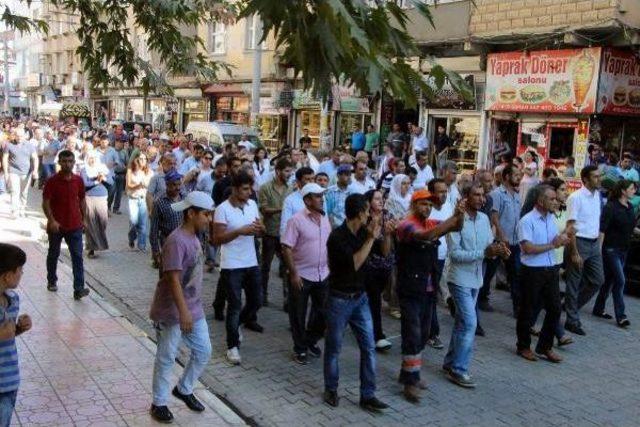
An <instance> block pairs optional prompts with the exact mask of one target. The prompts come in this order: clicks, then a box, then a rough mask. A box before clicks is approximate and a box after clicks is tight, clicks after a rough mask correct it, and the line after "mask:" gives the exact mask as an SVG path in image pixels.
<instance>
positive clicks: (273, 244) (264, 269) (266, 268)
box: [260, 236, 283, 301]
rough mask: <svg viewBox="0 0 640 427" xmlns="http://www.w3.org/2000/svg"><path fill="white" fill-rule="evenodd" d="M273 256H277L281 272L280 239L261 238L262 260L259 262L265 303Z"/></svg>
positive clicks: (267, 295)
mask: <svg viewBox="0 0 640 427" xmlns="http://www.w3.org/2000/svg"><path fill="white" fill-rule="evenodd" d="M274 256H277V257H278V259H279V260H280V270H282V269H283V263H282V246H280V237H278V236H264V237H262V259H261V260H260V274H261V279H262V297H263V298H264V300H265V301H267V300H268V297H269V292H268V289H269V274H270V273H271V263H272V262H273V257H274ZM281 272H282V271H281Z"/></svg>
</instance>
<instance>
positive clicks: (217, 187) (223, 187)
mask: <svg viewBox="0 0 640 427" xmlns="http://www.w3.org/2000/svg"><path fill="white" fill-rule="evenodd" d="M229 188H231V177H230V176H229V175H227V176H225V177H224V178H222V179H221V180H220V181H218V182H216V183H215V184H214V185H213V190H212V191H211V198H212V199H213V202H214V203H215V205H216V206H220V204H222V202H224V201H225V200H227V199H228V198H229V193H228V192H227V189H229Z"/></svg>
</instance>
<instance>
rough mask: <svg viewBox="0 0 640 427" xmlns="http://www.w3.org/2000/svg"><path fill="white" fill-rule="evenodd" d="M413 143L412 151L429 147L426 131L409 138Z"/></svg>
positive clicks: (424, 149)
mask: <svg viewBox="0 0 640 427" xmlns="http://www.w3.org/2000/svg"><path fill="white" fill-rule="evenodd" d="M411 142H412V144H413V151H414V152H416V151H426V150H427V148H429V138H427V135H426V132H425V131H422V133H421V134H420V135H414V136H413V138H412V139H411Z"/></svg>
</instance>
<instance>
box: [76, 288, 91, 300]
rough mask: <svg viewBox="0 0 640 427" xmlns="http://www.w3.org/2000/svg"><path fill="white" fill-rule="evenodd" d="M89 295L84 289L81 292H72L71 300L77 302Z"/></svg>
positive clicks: (87, 290)
mask: <svg viewBox="0 0 640 427" xmlns="http://www.w3.org/2000/svg"><path fill="white" fill-rule="evenodd" d="M87 295H89V289H87V288H84V289H83V290H81V291H73V299H74V300H76V301H78V300H81V299H82V298H84V297H86V296H87Z"/></svg>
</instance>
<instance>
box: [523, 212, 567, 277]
mask: <svg viewBox="0 0 640 427" xmlns="http://www.w3.org/2000/svg"><path fill="white" fill-rule="evenodd" d="M557 235H558V226H557V225H556V221H555V219H554V216H553V214H551V213H547V214H543V213H542V212H540V211H539V210H538V209H536V208H533V210H531V212H529V213H528V214H526V215H525V216H523V217H522V219H521V220H520V222H519V223H518V240H519V241H520V244H522V243H523V242H530V243H533V244H534V245H547V244H549V243H551V242H552V241H553V239H555V238H556V236H557ZM520 259H521V261H522V264H524V265H526V266H527V267H553V266H555V265H556V264H557V263H556V255H555V249H553V248H552V249H549V250H548V251H546V252H542V253H539V254H525V253H524V252H521V253H520Z"/></svg>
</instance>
